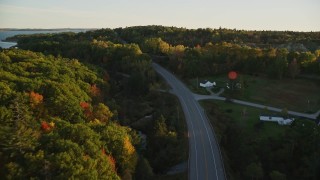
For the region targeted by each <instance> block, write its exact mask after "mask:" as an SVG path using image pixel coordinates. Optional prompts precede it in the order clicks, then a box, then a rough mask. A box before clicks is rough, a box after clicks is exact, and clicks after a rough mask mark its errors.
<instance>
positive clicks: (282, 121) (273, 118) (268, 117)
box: [260, 116, 294, 125]
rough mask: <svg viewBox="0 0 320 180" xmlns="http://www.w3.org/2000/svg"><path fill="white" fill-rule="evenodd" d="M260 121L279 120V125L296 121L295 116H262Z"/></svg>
mask: <svg viewBox="0 0 320 180" xmlns="http://www.w3.org/2000/svg"><path fill="white" fill-rule="evenodd" d="M260 121H270V122H277V123H278V124H279V125H290V124H291V123H292V122H293V121H294V118H291V119H290V118H287V119H284V118H283V117H274V116H260Z"/></svg>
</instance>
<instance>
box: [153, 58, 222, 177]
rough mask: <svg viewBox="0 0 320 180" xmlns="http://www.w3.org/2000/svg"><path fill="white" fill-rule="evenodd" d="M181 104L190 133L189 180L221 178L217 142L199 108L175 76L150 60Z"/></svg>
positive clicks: (220, 163)
mask: <svg viewBox="0 0 320 180" xmlns="http://www.w3.org/2000/svg"><path fill="white" fill-rule="evenodd" d="M152 66H153V67H154V69H155V70H156V71H157V72H158V73H159V74H160V75H161V76H162V77H163V78H164V79H165V80H166V81H167V82H168V84H169V85H170V86H171V88H172V92H173V93H174V94H175V95H176V96H177V97H178V98H179V100H180V103H181V105H182V108H183V111H184V114H185V117H186V121H187V124H188V134H189V179H191V180H224V179H226V178H225V171H224V167H223V162H222V159H221V153H220V149H219V146H218V142H217V141H216V139H215V137H214V132H213V129H212V128H211V125H210V123H209V121H208V119H207V116H206V115H205V113H204V111H203V109H202V107H200V105H199V103H198V101H196V99H195V98H194V96H193V94H192V93H191V92H190V91H189V89H188V88H187V87H186V86H185V85H184V84H183V83H182V82H181V81H180V80H178V79H177V78H176V77H175V76H174V75H172V74H171V73H169V72H168V71H167V70H165V69H164V68H162V67H161V66H159V65H158V64H155V63H153V65H152Z"/></svg>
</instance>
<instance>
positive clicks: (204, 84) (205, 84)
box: [200, 81, 216, 88]
mask: <svg viewBox="0 0 320 180" xmlns="http://www.w3.org/2000/svg"><path fill="white" fill-rule="evenodd" d="M200 86H201V87H204V88H208V87H212V86H216V82H213V83H212V82H210V81H204V82H201V83H200Z"/></svg>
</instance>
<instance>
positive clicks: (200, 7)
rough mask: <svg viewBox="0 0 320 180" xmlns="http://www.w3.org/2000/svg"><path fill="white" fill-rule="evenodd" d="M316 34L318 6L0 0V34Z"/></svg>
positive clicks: (257, 1)
mask: <svg viewBox="0 0 320 180" xmlns="http://www.w3.org/2000/svg"><path fill="white" fill-rule="evenodd" d="M137 25H164V26H177V27H187V28H207V27H210V28H219V27H220V26H221V27H223V28H232V29H233V28H236V29H246V30H254V29H255V30H293V31H320V0H112V1H111V0H0V28H116V27H127V26H137Z"/></svg>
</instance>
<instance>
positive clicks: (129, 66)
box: [0, 26, 320, 179]
mask: <svg viewBox="0 0 320 180" xmlns="http://www.w3.org/2000/svg"><path fill="white" fill-rule="evenodd" d="M10 39H11V40H17V42H18V47H19V49H24V50H3V51H2V52H1V56H0V60H1V61H0V70H1V71H0V73H1V76H0V88H1V94H0V100H1V107H0V111H1V113H0V123H1V131H0V133H1V138H2V139H1V144H0V147H1V151H0V158H1V161H2V162H4V163H2V164H1V165H0V166H2V167H1V168H0V169H1V171H0V175H1V176H6V177H7V178H8V179H10V178H31V177H40V178H56V177H57V178H59V176H60V177H72V176H73V177H74V178H77V177H80V176H83V177H88V178H104V177H106V178H109V179H117V178H122V179H131V178H133V179H151V178H154V177H155V174H161V173H164V172H166V170H168V168H169V167H170V166H173V165H176V164H178V163H180V162H182V161H184V160H186V159H187V150H186V149H187V147H186V144H187V142H186V137H185V125H184V124H183V123H181V121H180V120H181V118H182V117H180V120H179V111H180V109H179V108H178V103H177V101H176V99H174V98H172V96H170V95H164V94H161V93H160V92H158V91H155V90H157V89H159V88H161V82H160V79H159V78H158V77H157V76H156V74H155V72H154V71H153V69H152V68H151V63H152V58H153V59H154V60H157V61H158V62H159V63H161V64H162V65H164V66H166V67H167V68H168V69H170V70H171V71H173V72H174V73H175V74H177V75H179V76H180V77H181V78H194V77H206V76H210V75H216V74H221V73H226V72H228V71H230V70H236V71H239V72H241V73H245V74H251V75H259V76H266V77H270V78H273V79H282V78H293V79H294V78H297V77H300V76H307V77H317V76H319V75H320V60H319V58H320V33H319V32H308V33H306V32H289V31H288V32H273V31H243V30H230V29H221V28H220V29H197V30H190V29H185V28H175V27H163V26H146V27H129V28H118V29H114V30H112V29H101V30H96V31H88V32H85V33H77V34H76V33H60V34H45V35H43V34H38V35H18V36H15V37H12V38H10ZM36 52H37V53H36ZM151 57H152V58H151ZM2 102H3V103H2ZM210 113H211V114H212V116H213V117H214V118H216V119H218V120H221V119H227V120H225V121H224V122H225V124H219V129H218V130H217V131H219V132H221V133H222V134H224V136H225V137H224V138H223V139H221V144H222V146H223V149H224V150H225V153H224V154H225V158H226V159H227V160H225V163H226V164H227V165H226V166H227V167H229V170H228V173H229V174H230V175H229V177H231V179H232V178H236V179H247V178H248V177H249V178H254V179H277V178H278V179H281V178H284V177H287V179H317V177H319V173H318V172H320V171H319V167H320V162H319V161H318V160H317V158H318V159H319V157H320V156H319V153H318V152H315V150H316V149H319V146H320V144H319V129H318V128H316V127H317V126H315V125H314V124H312V125H311V124H310V125H309V124H307V126H306V128H305V129H302V130H301V129H299V128H297V127H300V126H301V125H299V124H297V125H296V126H293V127H292V129H290V130H288V132H286V133H287V134H288V135H290V138H291V139H287V140H286V139H281V138H279V139H270V140H268V141H265V142H263V144H255V143H256V142H252V141H250V140H246V139H245V138H244V136H245V135H244V134H242V133H241V127H237V126H235V125H234V124H233V123H232V121H231V120H229V119H228V118H227V117H226V116H225V115H224V114H223V112H220V111H219V109H218V108H215V109H213V110H212V112H210ZM181 114H182V113H181V112H180V116H181ZM220 122H221V121H220ZM138 131H141V132H143V133H144V134H146V135H147V145H146V147H143V145H142V144H143V143H142V139H141V137H140V136H139V135H138ZM311 132H313V133H311ZM310 133H311V134H310ZM305 138H308V139H309V138H313V139H312V141H308V143H307V142H305V141H303V140H304V139H305ZM248 144H250V145H252V144H254V146H245V145H248ZM297 144H301V146H298V145H297ZM248 147H253V149H252V148H251V149H250V148H248ZM303 147H305V148H303ZM267 148H270V149H267ZM267 151H273V152H275V153H274V154H271V155H270V156H269V155H268V156H266V154H268V153H267ZM287 151H289V152H290V154H289V155H290V156H283V154H285V153H286V152H287ZM259 153H260V154H259ZM76 157H77V158H76ZM79 157H82V158H79ZM293 157H301V158H297V159H296V161H294V163H291V162H290V161H289V159H290V158H293ZM71 164H72V165H76V166H70V165H71ZM252 172H256V173H258V175H256V176H249V175H248V174H252ZM271 172H272V173H273V174H274V175H273V176H274V177H275V178H272V177H271V175H270V173H271Z"/></svg>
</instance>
